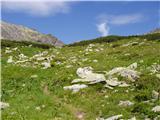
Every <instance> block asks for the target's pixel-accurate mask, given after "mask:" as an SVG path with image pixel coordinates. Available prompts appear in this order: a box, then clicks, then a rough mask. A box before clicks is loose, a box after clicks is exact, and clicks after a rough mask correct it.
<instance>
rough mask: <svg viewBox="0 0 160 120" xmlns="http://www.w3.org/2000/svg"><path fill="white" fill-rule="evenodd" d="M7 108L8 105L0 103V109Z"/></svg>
mask: <svg viewBox="0 0 160 120" xmlns="http://www.w3.org/2000/svg"><path fill="white" fill-rule="evenodd" d="M7 107H9V103H5V102H0V109H5V108H7Z"/></svg>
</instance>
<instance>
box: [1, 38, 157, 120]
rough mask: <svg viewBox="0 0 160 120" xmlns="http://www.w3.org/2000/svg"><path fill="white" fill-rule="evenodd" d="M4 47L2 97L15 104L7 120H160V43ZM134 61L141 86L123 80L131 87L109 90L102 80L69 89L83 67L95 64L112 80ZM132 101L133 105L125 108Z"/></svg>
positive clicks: (5, 112)
mask: <svg viewBox="0 0 160 120" xmlns="http://www.w3.org/2000/svg"><path fill="white" fill-rule="evenodd" d="M3 44H4V45H3V46H4V47H3V46H2V50H1V63H2V65H1V66H2V75H1V79H2V80H1V84H2V85H1V86H2V91H1V92H2V93H1V94H2V96H1V99H2V102H5V103H9V107H7V108H5V109H3V110H2V119H3V120H96V119H97V120H100V119H99V118H108V117H111V116H114V115H119V114H121V115H123V116H122V119H124V120H129V119H131V118H134V117H135V118H136V119H137V120H144V119H146V118H150V120H153V119H156V120H159V119H160V117H159V116H160V112H155V111H153V110H152V109H153V107H155V106H158V105H160V99H159V96H158V98H157V99H154V98H153V97H154V96H153V91H156V92H157V93H160V66H159V65H160V41H159V40H146V39H145V38H142V37H129V38H121V39H120V40H116V41H114V42H99V43H98V42H95V43H90V44H88V42H87V44H84V45H77V44H76V45H75V46H74V45H71V46H64V47H62V48H55V47H47V48H46V47H37V46H36V45H30V44H29V45H28V44H27V45H24V44H22V45H21V44H20V43H19V45H14V46H12V45H9V46H7V45H8V43H7V45H5V43H3ZM17 44H18V43H17ZM48 61H50V62H49V65H48V64H47V63H48ZM132 63H137V68H136V71H138V72H140V77H139V78H138V79H137V80H136V81H135V82H131V81H129V80H128V79H127V78H124V77H121V76H118V80H119V81H126V82H127V83H129V84H130V86H128V87H117V86H115V87H113V89H109V88H105V87H104V83H103V82H100V83H96V84H89V85H88V87H87V88H84V89H81V90H80V91H78V92H76V93H73V92H72V91H71V90H64V89H63V87H64V86H70V85H72V83H71V82H72V80H74V79H76V78H79V77H78V76H77V74H76V70H77V69H78V68H80V67H82V68H83V67H89V66H91V67H92V68H93V71H94V72H95V73H101V74H104V75H105V76H106V74H105V72H108V71H110V70H112V69H113V68H116V67H127V66H129V65H130V64H132ZM106 77H107V76H106ZM126 100H129V101H131V102H132V103H133V105H131V106H120V105H119V102H120V101H126Z"/></svg>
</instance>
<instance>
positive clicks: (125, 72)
mask: <svg viewBox="0 0 160 120" xmlns="http://www.w3.org/2000/svg"><path fill="white" fill-rule="evenodd" d="M114 74H118V75H120V76H122V77H126V78H128V79H130V80H132V81H135V80H136V79H137V78H139V74H140V73H139V72H137V71H135V70H132V69H130V68H126V67H117V68H113V69H112V70H111V71H109V72H108V73H107V75H108V76H113V75H114Z"/></svg>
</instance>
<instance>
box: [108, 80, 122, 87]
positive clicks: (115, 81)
mask: <svg viewBox="0 0 160 120" xmlns="http://www.w3.org/2000/svg"><path fill="white" fill-rule="evenodd" d="M106 83H107V85H109V86H112V87H115V86H118V85H120V84H121V82H119V81H118V78H111V79H109V80H106Z"/></svg>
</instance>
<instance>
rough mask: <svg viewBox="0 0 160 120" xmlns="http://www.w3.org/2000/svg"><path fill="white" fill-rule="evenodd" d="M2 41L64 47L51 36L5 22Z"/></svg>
mask: <svg viewBox="0 0 160 120" xmlns="http://www.w3.org/2000/svg"><path fill="white" fill-rule="evenodd" d="M1 39H7V40H12V41H14V40H15V41H31V42H39V43H45V44H50V45H54V46H63V45H64V43H63V42H61V41H60V40H58V39H57V38H56V37H54V36H52V35H50V34H42V33H40V32H38V31H36V30H33V29H30V28H28V27H25V26H22V25H15V24H10V23H7V22H4V21H1Z"/></svg>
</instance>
